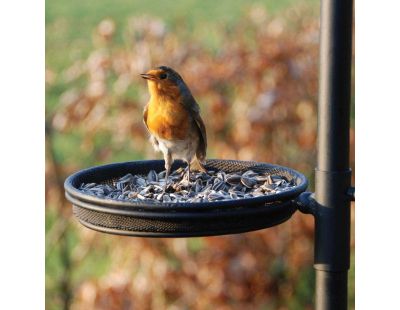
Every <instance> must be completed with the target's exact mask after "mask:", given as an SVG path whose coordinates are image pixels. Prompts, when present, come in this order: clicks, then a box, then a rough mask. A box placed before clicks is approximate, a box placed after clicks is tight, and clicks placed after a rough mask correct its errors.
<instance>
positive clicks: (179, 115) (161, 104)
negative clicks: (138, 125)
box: [141, 66, 207, 189]
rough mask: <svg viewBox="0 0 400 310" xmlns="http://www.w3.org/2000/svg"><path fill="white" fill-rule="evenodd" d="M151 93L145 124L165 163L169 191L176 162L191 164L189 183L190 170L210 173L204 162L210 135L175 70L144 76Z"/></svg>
mask: <svg viewBox="0 0 400 310" xmlns="http://www.w3.org/2000/svg"><path fill="white" fill-rule="evenodd" d="M141 76H142V78H144V79H146V80H147V85H148V88H149V92H150V101H149V102H148V103H147V105H146V106H145V108H144V112H143V120H144V123H145V125H146V127H147V129H148V131H149V133H150V141H151V143H152V144H153V146H154V148H155V150H156V151H161V152H162V153H163V155H164V160H165V169H166V175H165V187H164V189H166V187H167V182H168V175H169V173H170V171H171V165H172V162H173V160H174V159H182V160H184V161H185V162H186V163H187V175H186V178H187V181H188V182H189V181H190V170H191V169H193V170H198V171H204V172H205V171H206V170H205V168H204V166H203V165H204V162H205V159H206V150H207V135H206V128H205V126H204V122H203V120H202V118H201V116H200V108H199V105H198V104H197V102H196V100H195V99H194V98H193V96H192V93H191V92H190V90H189V87H188V86H187V85H186V83H185V81H184V80H183V79H182V77H181V76H180V75H179V74H178V73H177V72H176V71H175V70H173V69H171V68H169V67H166V66H161V67H157V68H155V69H152V70H150V71H148V72H146V73H144V74H141Z"/></svg>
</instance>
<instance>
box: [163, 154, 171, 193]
mask: <svg viewBox="0 0 400 310" xmlns="http://www.w3.org/2000/svg"><path fill="white" fill-rule="evenodd" d="M164 161H165V184H164V192H165V191H166V190H167V186H168V176H169V173H170V171H171V166H172V156H171V153H170V152H169V151H167V152H166V154H164Z"/></svg>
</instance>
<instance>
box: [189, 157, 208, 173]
mask: <svg viewBox="0 0 400 310" xmlns="http://www.w3.org/2000/svg"><path fill="white" fill-rule="evenodd" d="M204 164H205V161H203V162H200V160H199V159H198V158H197V156H195V157H194V158H193V160H192V162H191V163H190V169H191V170H195V171H202V172H207V170H206V168H204Z"/></svg>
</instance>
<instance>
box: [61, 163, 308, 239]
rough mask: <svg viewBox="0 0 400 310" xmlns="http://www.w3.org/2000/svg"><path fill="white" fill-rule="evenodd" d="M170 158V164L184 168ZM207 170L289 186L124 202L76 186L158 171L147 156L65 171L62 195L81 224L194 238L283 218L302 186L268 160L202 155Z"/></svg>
mask: <svg viewBox="0 0 400 310" xmlns="http://www.w3.org/2000/svg"><path fill="white" fill-rule="evenodd" d="M184 166H185V164H184V163H183V162H181V161H175V163H174V164H173V166H172V169H173V170H174V169H178V168H179V167H184ZM206 169H207V170H215V171H220V170H222V171H225V172H229V173H230V172H236V171H244V170H249V169H251V170H253V171H259V172H263V173H270V174H271V175H279V176H283V177H285V178H286V179H287V180H288V181H292V184H294V186H292V187H291V188H289V189H287V190H285V191H282V192H279V193H274V194H269V195H263V196H258V197H251V198H240V199H230V200H220V201H211V202H196V203H194V202H191V203H187V202H169V203H165V202H162V203H161V202H156V201H153V200H143V201H125V200H116V199H109V198H101V197H97V196H94V195H90V194H88V193H85V192H83V191H81V190H80V189H79V187H80V185H81V184H82V183H85V184H87V183H100V184H110V183H112V182H113V181H115V180H117V179H119V178H121V177H122V176H124V175H126V174H128V173H130V174H132V175H143V174H147V173H148V172H149V171H150V170H155V171H156V172H161V171H162V170H164V161H162V160H148V161H133V162H124V163H114V164H109V165H103V166H98V167H92V168H89V169H85V170H82V171H79V172H77V173H75V174H73V175H71V176H69V177H68V178H67V179H66V181H65V184H64V186H65V194H66V198H67V199H68V200H69V201H70V202H71V203H72V205H73V213H74V215H75V216H76V217H77V218H78V220H79V221H80V223H81V224H83V225H84V226H86V227H88V228H91V229H94V230H97V231H101V232H105V233H111V234H118V235H127V236H142V237H195V236H213V235H224V234H234V233H242V232H247V231H253V230H258V229H262V228H267V227H271V226H274V225H278V224H280V223H283V222H285V221H287V220H288V219H289V218H290V217H291V216H292V214H293V213H294V212H295V211H296V209H297V208H296V205H295V204H294V203H293V201H294V199H295V198H296V197H298V196H299V195H300V194H301V193H302V192H304V191H305V190H306V188H307V185H308V182H307V179H306V177H305V176H304V175H302V174H301V173H299V172H297V171H295V170H293V169H290V168H287V167H282V166H277V165H272V164H268V163H259V162H251V161H236V160H215V159H213V160H208V161H207V163H206Z"/></svg>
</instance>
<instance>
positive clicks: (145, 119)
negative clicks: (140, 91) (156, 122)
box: [143, 104, 149, 129]
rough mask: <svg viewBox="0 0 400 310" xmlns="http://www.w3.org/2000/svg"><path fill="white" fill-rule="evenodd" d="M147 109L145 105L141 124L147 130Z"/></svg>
mask: <svg viewBox="0 0 400 310" xmlns="http://www.w3.org/2000/svg"><path fill="white" fill-rule="evenodd" d="M148 109H149V106H148V105H147V104H146V106H145V107H144V110H143V122H144V124H145V125H146V127H147V129H149V126H147V111H148Z"/></svg>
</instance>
